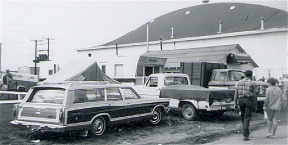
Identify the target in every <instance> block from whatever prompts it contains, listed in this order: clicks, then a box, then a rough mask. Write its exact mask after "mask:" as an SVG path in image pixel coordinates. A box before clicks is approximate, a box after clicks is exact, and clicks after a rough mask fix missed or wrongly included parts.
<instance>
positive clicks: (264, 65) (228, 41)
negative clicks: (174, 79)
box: [77, 3, 288, 78]
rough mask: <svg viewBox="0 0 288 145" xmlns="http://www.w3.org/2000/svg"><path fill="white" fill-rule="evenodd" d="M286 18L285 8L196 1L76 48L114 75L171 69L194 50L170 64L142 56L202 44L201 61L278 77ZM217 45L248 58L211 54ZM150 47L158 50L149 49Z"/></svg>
mask: <svg viewBox="0 0 288 145" xmlns="http://www.w3.org/2000/svg"><path fill="white" fill-rule="evenodd" d="M287 18H288V13H287V12H286V11H283V10H280V9H277V8H272V7H267V6H262V5H255V4H248V3H213V4H203V5H197V6H192V7H187V8H183V9H179V10H176V11H173V12H170V13H167V14H164V15H162V16H160V17H157V18H155V19H153V20H151V21H150V22H147V23H146V24H143V25H142V26H140V27H139V28H137V29H136V30H134V31H131V32H129V33H127V34H125V35H123V36H121V37H119V38H117V39H115V40H112V41H110V42H108V43H106V44H103V45H100V46H96V47H90V48H84V49H78V50H77V53H78V57H87V54H88V53H90V54H92V55H91V59H96V61H97V62H98V63H99V65H100V66H102V69H105V72H106V73H107V74H108V76H110V77H112V78H113V77H114V78H135V77H141V76H143V75H144V74H145V68H146V67H147V68H148V67H150V68H149V70H152V71H151V72H150V73H156V72H157V71H153V70H159V71H160V72H163V71H164V72H165V70H166V71H167V72H175V70H177V69H178V67H179V65H177V64H178V63H179V61H193V60H195V61H196V60H197V59H195V55H191V54H190V58H191V59H189V57H185V58H187V59H171V57H170V59H169V57H166V58H164V59H166V60H169V64H170V65H165V64H166V61H165V62H164V64H162V63H155V64H153V63H151V62H150V63H148V62H147V63H145V62H143V59H142V61H141V62H140V56H143V55H145V57H151V58H156V60H157V58H159V61H161V60H160V58H161V59H163V56H164V55H165V53H166V52H167V51H170V53H171V52H172V54H173V53H175V56H177V55H178V58H181V57H182V58H184V56H183V54H182V56H181V55H180V53H179V50H180V49H191V50H193V51H190V50H189V51H186V52H187V53H195V54H196V52H195V51H196V49H198V50H200V49H201V48H202V49H203V50H206V51H204V52H203V53H202V54H201V56H203V58H205V59H202V60H199V61H209V62H219V63H224V64H227V65H228V68H233V69H240V70H246V69H253V70H254V75H255V76H256V77H258V78H260V77H262V76H266V77H268V75H269V76H270V75H273V76H275V77H278V76H280V77H281V76H282V74H283V73H286V71H287V70H286V69H287ZM227 45H228V46H232V47H233V48H232V49H231V47H229V48H228V47H227V50H224V48H226V46H227ZM208 48H209V49H208ZM219 48H221V50H220V49H219ZM213 49H214V50H213ZM218 49H219V50H218ZM228 49H229V50H231V51H229V50H228ZM215 50H217V52H218V53H221V52H220V51H223V52H224V51H225V52H226V54H223V55H224V58H226V57H228V55H230V54H231V53H232V54H235V56H240V55H241V56H243V54H245V55H246V56H247V57H246V59H247V61H246V63H239V62H238V63H234V64H232V63H231V64H229V63H227V62H225V59H221V60H223V61H220V59H218V60H213V59H211V57H210V56H211V55H209V53H215ZM153 51H155V52H154V54H155V53H157V54H159V55H157V57H156V56H155V55H149V52H153ZM213 51H214V52H213ZM205 53H206V54H205ZM221 55H222V53H221ZM161 56H162V57H161ZM214 58H216V57H214ZM221 58H222V57H221ZM235 58H237V57H235ZM162 61H163V60H162ZM171 61H174V62H171ZM236 62H237V61H236ZM247 62H249V63H247ZM171 64H175V65H174V66H173V65H171ZM141 67H142V69H141V71H143V73H138V72H139V68H141ZM151 67H152V69H151ZM255 68H257V69H255ZM169 69H170V71H168V70H169ZM147 70H148V69H147ZM136 72H137V73H136ZM176 72H177V71H176Z"/></svg>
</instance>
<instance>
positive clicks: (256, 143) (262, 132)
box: [207, 109, 288, 145]
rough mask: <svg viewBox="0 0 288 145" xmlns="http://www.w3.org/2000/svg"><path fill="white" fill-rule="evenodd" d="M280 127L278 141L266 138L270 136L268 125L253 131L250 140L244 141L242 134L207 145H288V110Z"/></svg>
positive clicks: (278, 128) (283, 114)
mask: <svg viewBox="0 0 288 145" xmlns="http://www.w3.org/2000/svg"><path fill="white" fill-rule="evenodd" d="M280 116H281V117H280V119H279V122H278V127H277V131H276V136H277V138H276V139H271V138H266V135H267V134H268V129H267V125H266V124H265V125H263V126H261V127H259V128H258V129H257V130H253V131H252V132H251V134H250V137H249V138H250V140H248V141H243V137H242V133H238V134H232V135H229V136H226V137H225V136H223V137H221V138H219V139H217V140H215V141H213V142H210V143H207V145H220V144H252V145H272V144H273V145H287V144H288V109H286V110H284V111H282V112H281V115H280Z"/></svg>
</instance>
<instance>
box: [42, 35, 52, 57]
mask: <svg viewBox="0 0 288 145" xmlns="http://www.w3.org/2000/svg"><path fill="white" fill-rule="evenodd" d="M43 39H46V40H47V41H48V49H47V55H48V61H49V60H50V48H49V47H50V40H55V39H52V38H49V37H48V38H43Z"/></svg>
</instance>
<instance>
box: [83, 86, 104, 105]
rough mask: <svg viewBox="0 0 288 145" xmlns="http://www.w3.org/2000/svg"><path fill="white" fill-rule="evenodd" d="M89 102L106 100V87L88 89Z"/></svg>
mask: <svg viewBox="0 0 288 145" xmlns="http://www.w3.org/2000/svg"><path fill="white" fill-rule="evenodd" d="M87 98H88V100H87V102H97V101H105V93H104V89H95V90H87Z"/></svg>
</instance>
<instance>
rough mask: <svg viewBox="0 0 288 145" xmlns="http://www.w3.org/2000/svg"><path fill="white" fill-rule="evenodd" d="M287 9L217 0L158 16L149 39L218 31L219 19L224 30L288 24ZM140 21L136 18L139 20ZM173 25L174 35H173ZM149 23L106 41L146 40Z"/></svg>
mask: <svg viewBox="0 0 288 145" xmlns="http://www.w3.org/2000/svg"><path fill="white" fill-rule="evenodd" d="M287 14H288V13H287V12H286V11H283V10H280V9H276V8H271V7H267V6H262V5H255V4H246V3H214V4H203V5H198V6H192V7H188V8H184V9H179V10H176V11H173V12H170V13H167V14H164V15H162V16H160V17H158V18H155V19H154V21H153V22H151V23H150V22H148V24H149V41H158V40H160V38H161V37H162V39H163V40H169V39H178V38H186V37H197V36H208V35H217V32H218V31H219V21H222V33H233V32H242V31H253V30H260V29H261V17H264V28H265V29H272V28H287V17H288V15H287ZM135 21H136V20H135ZM172 27H173V32H174V37H173V38H171V28H172ZM146 37H147V23H146V24H143V25H142V26H140V27H139V28H137V29H136V30H134V31H131V32H129V33H127V34H125V35H123V36H121V37H119V38H117V39H115V40H113V41H111V42H108V43H106V44H104V45H106V46H107V45H115V44H116V43H117V44H129V43H138V42H146V41H147V40H146V39H147V38H146Z"/></svg>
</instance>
